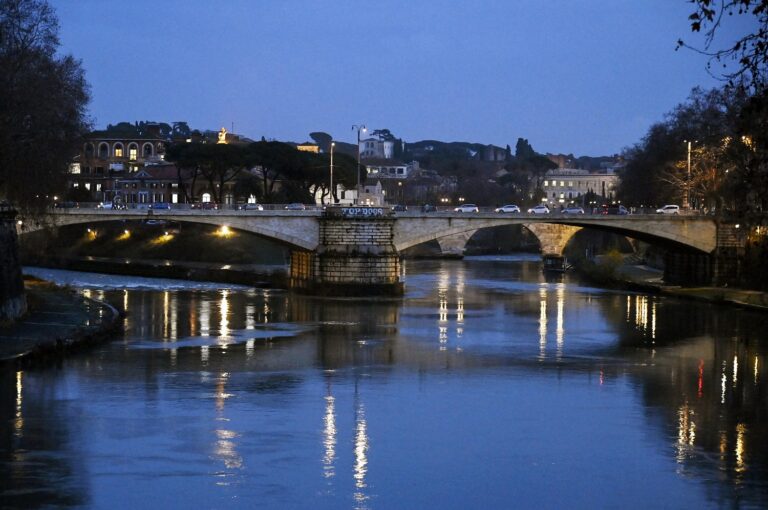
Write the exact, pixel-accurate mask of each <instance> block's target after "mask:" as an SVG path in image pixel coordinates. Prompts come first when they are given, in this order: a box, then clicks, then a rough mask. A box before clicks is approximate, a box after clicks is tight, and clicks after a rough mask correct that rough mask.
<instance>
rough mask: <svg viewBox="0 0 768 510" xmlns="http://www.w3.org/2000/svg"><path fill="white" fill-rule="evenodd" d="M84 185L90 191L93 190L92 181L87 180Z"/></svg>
mask: <svg viewBox="0 0 768 510" xmlns="http://www.w3.org/2000/svg"><path fill="white" fill-rule="evenodd" d="M84 186H85V189H87V190H88V191H91V183H90V182H86V183H85V185H84Z"/></svg>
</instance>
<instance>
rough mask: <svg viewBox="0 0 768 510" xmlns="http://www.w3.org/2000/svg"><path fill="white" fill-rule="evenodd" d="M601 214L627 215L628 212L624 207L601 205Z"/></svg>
mask: <svg viewBox="0 0 768 510" xmlns="http://www.w3.org/2000/svg"><path fill="white" fill-rule="evenodd" d="M601 214H629V210H627V208H626V207H624V206H623V205H621V204H619V205H608V204H605V205H603V210H602V211H601Z"/></svg>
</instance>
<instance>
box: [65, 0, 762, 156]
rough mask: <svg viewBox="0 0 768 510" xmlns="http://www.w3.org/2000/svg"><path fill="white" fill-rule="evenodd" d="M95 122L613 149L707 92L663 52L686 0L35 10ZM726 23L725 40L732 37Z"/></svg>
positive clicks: (295, 2) (678, 30) (695, 75)
mask: <svg viewBox="0 0 768 510" xmlns="http://www.w3.org/2000/svg"><path fill="white" fill-rule="evenodd" d="M50 3H51V4H52V5H53V6H54V7H55V8H56V10H57V13H58V16H59V21H60V25H61V42H62V51H64V52H68V53H72V54H73V55H75V56H76V57H77V58H80V59H82V61H83V65H84V67H85V69H86V73H87V78H88V80H89V82H90V84H91V87H92V90H91V92H92V103H91V116H92V118H93V120H94V122H95V127H97V128H103V127H106V125H107V124H108V123H116V122H119V121H122V120H128V121H134V120H156V121H165V122H172V121H178V120H185V121H187V122H188V123H189V125H190V126H191V127H193V128H200V129H218V128H220V127H222V126H224V127H226V128H227V129H230V127H231V126H232V124H234V129H235V132H237V133H241V134H244V135H246V136H249V137H251V138H260V137H261V136H265V137H267V138H270V139H271V138H274V139H278V140H290V141H297V142H300V141H304V140H308V139H309V133H310V132H311V131H326V132H328V133H330V134H331V135H332V136H333V137H334V138H336V139H339V140H344V141H349V142H352V141H354V139H355V134H354V132H353V131H352V129H351V127H352V125H353V124H359V123H362V124H365V125H367V126H368V127H369V128H373V129H375V128H388V129H390V130H391V131H392V132H393V133H394V134H395V135H396V136H398V137H401V138H403V139H405V140H406V141H417V140H423V139H437V140H443V141H471V142H482V143H493V144H496V145H500V146H504V145H506V144H510V145H511V146H512V147H514V145H515V142H516V140H517V138H518V137H523V138H527V139H528V140H529V141H530V142H531V144H532V145H533V147H534V149H536V150H537V151H539V152H564V153H574V154H576V155H605V154H614V153H618V152H620V151H621V150H622V149H623V148H624V147H627V146H630V145H632V144H634V143H636V142H637V141H639V139H640V138H641V137H642V136H643V135H644V134H645V132H646V131H647V129H648V127H649V126H650V125H651V124H652V123H653V122H656V121H658V120H661V119H662V116H663V114H664V113H665V112H668V111H669V110H671V109H672V108H673V107H674V106H675V105H676V104H677V103H679V102H681V101H683V100H684V99H685V98H686V97H687V95H688V93H689V92H690V90H691V88H692V87H694V86H697V85H698V86H703V87H712V86H715V85H717V84H718V82H716V81H715V80H714V79H713V78H711V77H710V76H709V75H708V74H707V72H706V70H705V64H706V58H705V57H703V56H701V55H698V54H696V53H694V52H692V51H689V50H684V49H683V50H679V51H675V44H676V41H677V39H678V38H680V37H683V38H685V39H686V40H690V41H691V42H699V43H700V42H701V41H702V37H701V36H694V35H691V34H690V31H689V22H688V20H687V16H688V14H690V12H691V10H692V6H691V5H690V4H688V3H687V2H685V1H684V0H499V1H495V0H487V1H479V0H443V1H439V2H438V1H432V0H421V1H415V0H389V1H387V2H359V1H358V2H354V1H323V0H229V1H226V2H224V1H221V2H214V1H210V0H165V1H161V2H156V1H154V0H149V1H145V0H131V1H130V2H126V1H118V0H114V1H112V0H51V1H50ZM738 23H740V24H741V25H742V26H737V25H736V24H734V23H732V24H731V25H730V26H728V27H727V28H728V30H729V32H723V34H722V35H723V38H722V39H723V40H728V39H729V38H731V37H732V36H733V34H735V33H737V32H739V31H741V30H743V29H745V28H748V27H744V26H743V25H744V22H742V21H740V20H739V21H738Z"/></svg>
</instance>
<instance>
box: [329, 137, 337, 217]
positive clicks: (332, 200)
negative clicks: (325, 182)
mask: <svg viewBox="0 0 768 510" xmlns="http://www.w3.org/2000/svg"><path fill="white" fill-rule="evenodd" d="M334 147H336V142H331V186H330V187H331V204H334V203H336V201H335V200H334V198H333V148H334Z"/></svg>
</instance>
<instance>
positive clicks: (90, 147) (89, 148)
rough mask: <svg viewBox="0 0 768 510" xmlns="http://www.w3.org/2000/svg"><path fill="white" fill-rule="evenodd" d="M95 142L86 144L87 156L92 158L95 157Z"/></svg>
mask: <svg viewBox="0 0 768 510" xmlns="http://www.w3.org/2000/svg"><path fill="white" fill-rule="evenodd" d="M93 150H94V149H93V144H92V143H91V142H88V143H86V144H85V148H84V152H85V157H86V158H92V157H93Z"/></svg>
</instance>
